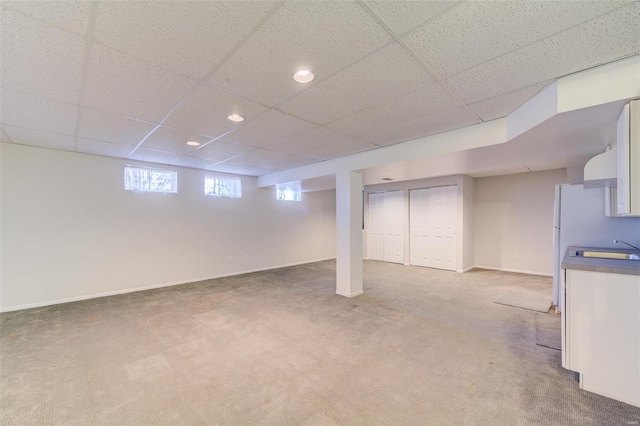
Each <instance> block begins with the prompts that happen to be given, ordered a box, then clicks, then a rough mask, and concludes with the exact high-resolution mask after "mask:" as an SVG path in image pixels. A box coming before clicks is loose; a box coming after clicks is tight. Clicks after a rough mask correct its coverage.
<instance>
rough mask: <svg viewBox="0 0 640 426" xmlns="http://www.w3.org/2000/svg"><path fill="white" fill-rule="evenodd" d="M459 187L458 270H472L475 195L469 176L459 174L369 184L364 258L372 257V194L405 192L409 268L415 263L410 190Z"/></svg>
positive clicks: (405, 257) (405, 249) (405, 236)
mask: <svg viewBox="0 0 640 426" xmlns="http://www.w3.org/2000/svg"><path fill="white" fill-rule="evenodd" d="M448 185H456V186H457V187H458V204H457V209H458V218H457V220H458V222H457V228H458V255H457V259H458V266H457V271H458V272H462V271H463V270H465V269H469V268H471V267H472V266H473V265H474V260H473V249H472V248H470V247H473V237H474V235H473V228H470V227H469V226H470V225H473V198H474V195H473V192H474V189H473V187H474V185H473V179H472V178H470V177H468V176H462V175H455V176H443V177H437V178H430V179H417V180H410V181H400V182H390V183H384V184H378V185H367V186H365V187H364V192H365V193H364V204H365V206H364V217H365V218H364V224H365V232H363V240H364V243H363V257H364V258H367V256H368V244H367V239H368V233H367V223H368V221H369V219H368V215H369V204H368V201H369V194H370V193H372V192H384V191H404V201H405V214H404V217H405V232H404V238H405V248H404V259H405V260H404V264H405V265H409V264H410V262H411V253H410V250H409V247H410V238H411V232H410V229H409V191H410V190H412V189H425V188H433V187H436V186H448Z"/></svg>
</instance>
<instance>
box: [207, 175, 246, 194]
mask: <svg viewBox="0 0 640 426" xmlns="http://www.w3.org/2000/svg"><path fill="white" fill-rule="evenodd" d="M204 193H205V195H211V196H214V197H229V198H242V181H241V180H240V178H234V177H222V176H206V177H205V178H204Z"/></svg>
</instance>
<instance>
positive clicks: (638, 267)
mask: <svg viewBox="0 0 640 426" xmlns="http://www.w3.org/2000/svg"><path fill="white" fill-rule="evenodd" d="M576 251H606V252H612V253H636V254H638V255H640V252H638V251H637V250H633V249H615V248H601V247H567V251H566V252H565V254H564V258H563V259H562V269H580V270H583V271H595V272H608V273H611V274H627V275H640V260H623V259H600V258H597V257H582V256H574V255H573V254H574V253H575V252H576Z"/></svg>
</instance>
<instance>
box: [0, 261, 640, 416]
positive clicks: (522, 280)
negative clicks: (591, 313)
mask: <svg viewBox="0 0 640 426" xmlns="http://www.w3.org/2000/svg"><path fill="white" fill-rule="evenodd" d="M364 277H365V294H364V295H362V296H359V297H357V298H354V299H346V298H343V297H340V296H336V295H335V294H334V291H335V262H333V261H327V262H320V263H314V264H309V265H302V266H297V267H292V268H285V269H279V270H273V271H268V272H261V273H253V274H248V275H243V276H237V277H231V278H224V279H218V280H211V281H205V282H200V283H193V284H185V285H180V286H175V287H169V288H164V289H158V290H151V291H144V292H137V293H130V294H126V295H120V296H113V297H105V298H100V299H93V300H87V301H82V302H75V303H68V304H64V305H57V306H50V307H45V308H38V309H30V310H24V311H19V312H9V313H4V314H1V315H0V331H1V340H0V343H1V345H0V424H2V425H49V424H52V425H53V424H55V425H206V424H223V425H225V424H229V425H250V424H272V425H286V424H304V425H316V424H317V425H331V424H344V425H356V424H371V425H378V424H387V425H538V424H548V425H569V424H573V425H616V424H619V425H629V424H638V423H639V422H640V408H636V407H632V406H629V405H626V404H623V403H620V402H616V401H613V400H610V399H607V398H604V397H601V396H598V395H594V394H591V393H588V392H584V391H581V390H579V389H578V385H577V383H576V382H575V380H574V374H573V373H572V372H570V371H566V370H564V369H563V368H562V367H561V365H560V352H559V351H557V350H553V349H550V348H546V347H543V346H538V345H536V326H535V315H536V312H533V311H530V310H526V309H518V308H512V307H509V306H504V305H499V304H496V303H493V301H494V300H495V299H496V297H498V295H500V294H501V293H502V292H504V291H505V290H518V289H524V290H527V291H530V292H536V293H538V294H541V295H544V294H549V293H550V292H551V279H550V278H546V277H536V276H525V275H518V274H510V273H500V272H492V271H483V270H476V271H471V272H468V273H465V274H456V273H453V272H447V271H437V270H432V269H427V268H419V267H407V266H402V265H395V264H389V263H382V262H373V261H367V262H365V264H364ZM87 286H90V283H87ZM543 315H552V314H543ZM557 332H558V333H559V332H560V330H559V329H558V330H557Z"/></svg>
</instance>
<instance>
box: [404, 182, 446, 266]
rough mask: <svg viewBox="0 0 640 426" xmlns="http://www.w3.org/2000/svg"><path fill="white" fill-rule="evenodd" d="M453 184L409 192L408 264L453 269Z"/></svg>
mask: <svg viewBox="0 0 640 426" xmlns="http://www.w3.org/2000/svg"><path fill="white" fill-rule="evenodd" d="M457 200H458V197H457V186H455V185H454V186H442V187H436V188H429V189H420V190H415V191H411V193H410V204H411V210H410V217H409V222H410V228H411V241H410V250H411V264H413V265H419V266H427V267H430V268H439V269H448V270H452V271H455V270H457V260H458V256H457V253H458V251H457V249H458V244H457V241H458V239H457V233H456V223H457V220H458V211H457Z"/></svg>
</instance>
